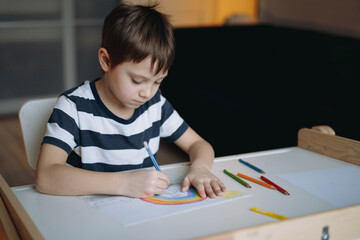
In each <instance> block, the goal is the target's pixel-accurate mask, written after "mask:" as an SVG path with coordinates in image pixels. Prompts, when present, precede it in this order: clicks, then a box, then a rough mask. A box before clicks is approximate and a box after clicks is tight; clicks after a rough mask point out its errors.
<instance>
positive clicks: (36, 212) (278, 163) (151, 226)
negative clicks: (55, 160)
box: [12, 147, 360, 240]
mask: <svg viewBox="0 0 360 240" xmlns="http://www.w3.org/2000/svg"><path fill="white" fill-rule="evenodd" d="M238 158H242V159H243V160H245V161H250V162H251V163H253V164H254V165H256V166H258V167H260V168H261V169H263V170H264V171H265V172H266V174H265V175H264V176H266V177H268V178H269V179H271V180H273V181H274V182H276V183H277V184H278V185H280V186H281V187H283V188H285V189H286V190H287V191H289V193H290V196H286V195H284V194H282V193H280V192H279V191H276V190H270V189H268V188H265V187H263V186H259V185H257V184H255V183H252V182H250V181H248V182H249V184H250V185H251V186H252V188H250V189H248V188H245V187H244V186H242V185H240V184H239V183H238V182H236V181H234V180H233V179H231V178H230V177H228V176H227V175H225V174H224V173H223V172H222V171H223V169H227V170H228V171H231V172H233V173H237V172H241V173H243V174H246V175H248V176H252V177H255V178H258V177H259V176H260V174H259V173H257V172H255V171H254V170H252V169H250V168H248V167H246V166H245V165H243V164H240V163H239V161H238V160H237V159H238ZM344 166H355V165H352V164H349V163H346V162H343V161H339V160H336V159H333V158H330V157H326V156H323V155H320V154H316V153H312V152H309V151H306V150H303V149H301V148H298V147H291V148H284V149H277V150H271V151H263V152H255V153H247V154H240V155H234V156H229V157H221V158H217V159H216V160H215V164H214V167H213V173H214V174H216V175H217V176H218V177H220V179H221V180H223V182H224V183H225V184H226V186H227V187H228V188H231V189H234V190H238V191H241V192H243V193H250V194H251V196H250V197H246V198H243V199H238V200H233V201H229V202H227V203H224V204H219V205H214V206H211V207H206V208H201V209H196V210H194V211H190V212H186V213H181V214H177V215H172V216H168V217H164V218H160V219H156V220H151V221H148V222H144V223H140V224H137V225H133V226H129V227H124V226H122V225H121V224H119V223H118V222H116V221H115V220H113V219H111V218H109V217H107V216H105V215H104V214H102V213H100V212H99V211H97V210H96V209H94V208H92V207H90V206H88V205H87V204H86V203H85V202H84V201H83V200H81V199H79V198H78V197H62V196H50V195H44V194H40V193H38V192H36V190H35V189H34V187H33V186H23V187H15V188H12V190H13V191H14V193H15V195H16V196H17V198H18V199H19V200H20V202H21V204H22V205H23V206H24V208H25V209H26V211H27V212H28V214H29V215H30V217H31V218H32V220H33V221H34V223H35V224H36V226H37V227H38V229H39V230H40V232H41V233H42V234H43V236H44V237H45V239H61V240H63V239H166V240H169V239H188V238H197V237H202V236H207V235H211V234H216V233H221V232H225V231H230V230H236V229H241V228H246V227H250V226H256V225H260V224H265V223H270V222H278V221H279V220H277V219H274V218H270V217H267V216H264V215H261V214H258V213H254V212H252V211H250V208H251V207H258V208H262V209H266V210H270V211H272V212H275V213H278V214H281V215H285V216H287V217H290V218H293V217H299V216H304V215H308V214H313V213H318V212H323V211H328V210H332V209H336V208H337V207H336V206H334V205H332V204H331V203H330V202H328V201H326V200H324V199H321V198H319V197H317V196H315V195H313V194H311V193H309V192H307V191H306V190H304V188H301V187H297V186H295V185H293V184H291V183H290V182H288V181H286V180H284V179H282V178H281V177H279V175H281V174H286V173H293V172H303V171H310V170H322V169H330V168H340V167H344ZM357 167H358V166H357ZM187 168H188V165H187V164H170V165H164V166H162V170H163V171H165V172H167V173H168V174H169V175H170V177H171V178H178V177H179V176H180V175H183V174H184V173H185V172H186V169H187ZM359 168H360V167H359ZM357 201H358V202H357V204H359V203H360V199H357ZM319 239H320V233H319Z"/></svg>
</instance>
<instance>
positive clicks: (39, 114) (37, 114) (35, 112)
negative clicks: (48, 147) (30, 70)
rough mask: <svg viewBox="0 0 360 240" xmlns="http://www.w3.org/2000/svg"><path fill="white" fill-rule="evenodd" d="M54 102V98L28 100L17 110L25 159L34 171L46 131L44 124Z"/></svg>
mask: <svg viewBox="0 0 360 240" xmlns="http://www.w3.org/2000/svg"><path fill="white" fill-rule="evenodd" d="M56 100H57V98H56V97H54V98H43V99H34V100H30V101H27V102H25V103H24V105H23V106H22V107H21V108H20V110H19V120H20V126H21V130H22V135H23V139H24V144H25V151H26V157H27V160H28V161H29V163H30V166H31V167H32V168H34V169H35V168H36V163H37V160H38V156H39V152H40V144H41V142H42V139H43V137H44V134H45V131H46V123H47V121H48V120H49V117H50V115H51V113H52V110H53V108H54V106H55V103H56Z"/></svg>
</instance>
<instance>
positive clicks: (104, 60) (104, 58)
mask: <svg viewBox="0 0 360 240" xmlns="http://www.w3.org/2000/svg"><path fill="white" fill-rule="evenodd" d="M98 57H99V63H100V66H101V68H102V70H103V71H104V72H107V71H109V69H110V56H109V54H108V52H107V50H106V49H105V48H100V49H99V52H98Z"/></svg>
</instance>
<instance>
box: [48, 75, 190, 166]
mask: <svg viewBox="0 0 360 240" xmlns="http://www.w3.org/2000/svg"><path fill="white" fill-rule="evenodd" d="M95 81H96V80H95ZM95 81H92V82H89V81H87V82H85V83H83V84H82V85H80V86H79V87H76V88H73V89H71V90H69V91H67V92H65V93H63V94H62V95H61V96H60V97H59V99H58V101H57V103H56V106H55V107H54V110H53V112H52V115H51V116H50V119H49V121H48V123H47V131H46V134H45V137H44V139H43V143H48V144H53V145H55V146H57V147H59V148H61V149H63V150H65V151H66V152H67V153H68V154H69V156H68V159H67V163H68V164H70V165H72V166H75V167H80V168H83V169H88V170H93V171H101V172H114V171H124V170H130V169H137V168H143V167H150V166H152V161H151V159H150V157H149V156H148V153H147V151H146V150H145V148H144V145H143V142H144V141H146V142H148V144H149V147H150V149H151V150H152V152H153V153H154V155H155V156H156V153H157V152H158V149H159V143H160V137H161V138H163V139H164V140H165V141H169V142H172V141H175V140H176V139H178V138H179V137H180V136H181V135H182V134H183V133H184V132H185V131H186V130H187V128H188V125H187V124H186V122H185V121H184V120H183V119H182V118H181V117H180V116H179V114H178V113H177V112H176V111H175V110H174V109H173V107H172V106H171V104H170V102H169V101H167V100H166V99H165V98H164V97H163V96H162V95H161V91H160V90H158V92H157V93H156V94H155V96H154V97H153V98H152V99H150V100H149V101H148V102H146V103H145V104H143V105H141V106H140V107H139V108H137V109H136V110H135V112H134V115H133V116H132V117H131V118H130V119H128V120H125V119H122V118H119V117H117V116H116V115H115V114H113V113H112V112H111V111H110V110H109V109H108V108H107V107H106V106H105V105H104V104H103V102H102V101H101V99H100V97H99V95H98V92H97V90H96V87H95Z"/></svg>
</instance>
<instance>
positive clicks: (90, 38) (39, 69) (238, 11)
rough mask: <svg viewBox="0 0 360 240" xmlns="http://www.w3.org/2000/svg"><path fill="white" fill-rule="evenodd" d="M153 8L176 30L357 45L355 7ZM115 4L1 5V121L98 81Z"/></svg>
mask: <svg viewBox="0 0 360 240" xmlns="http://www.w3.org/2000/svg"><path fill="white" fill-rule="evenodd" d="M126 2H128V3H146V2H148V1H144V0H127V1H126ZM157 2H159V3H160V5H159V10H160V11H162V12H164V13H166V14H168V15H170V16H171V21H172V23H173V25H174V27H175V28H189V27H190V28H191V27H207V26H222V25H237V24H259V23H270V24H274V25H281V26H291V27H300V28H308V29H313V30H320V31H325V32H330V33H334V34H340V35H347V36H352V37H357V38H358V37H360V14H359V12H360V1H359V0H346V1H342V0H302V1H298V0H158V1H157ZM118 3H119V0H87V1H85V0H0V116H6V115H14V114H16V113H17V111H18V109H19V107H20V106H21V105H22V104H23V102H24V101H26V100H27V99H31V98H39V97H46V96H57V95H58V94H59V93H61V92H62V91H64V90H66V89H69V88H71V87H74V86H76V85H78V84H79V83H82V82H83V81H85V80H93V79H95V78H97V77H99V76H101V72H100V69H99V66H98V61H97V50H98V48H99V45H100V37H101V36H100V35H101V26H102V22H103V19H104V17H105V16H106V15H107V14H108V12H109V11H110V10H111V9H112V8H113V7H114V6H116V5H117V4H118ZM264 41H266V39H264ZM239 44H241V43H239Z"/></svg>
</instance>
